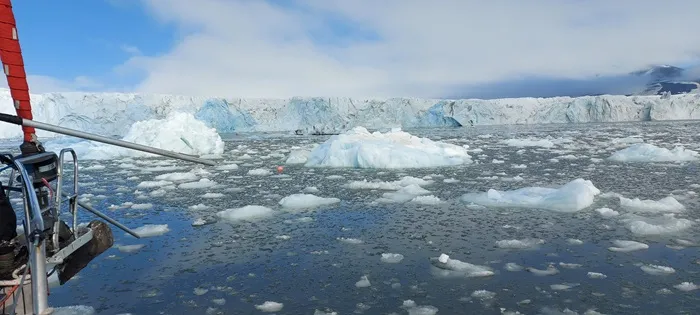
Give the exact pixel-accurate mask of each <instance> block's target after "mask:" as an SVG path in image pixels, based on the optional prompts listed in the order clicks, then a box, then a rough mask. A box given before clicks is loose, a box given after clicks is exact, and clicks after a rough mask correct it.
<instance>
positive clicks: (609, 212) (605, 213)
mask: <svg viewBox="0 0 700 315" xmlns="http://www.w3.org/2000/svg"><path fill="white" fill-rule="evenodd" d="M595 211H596V212H598V213H599V214H600V215H601V216H602V217H604V218H611V217H615V216H618V215H620V213H619V212H617V211H615V210H613V209H610V208H598V209H595Z"/></svg>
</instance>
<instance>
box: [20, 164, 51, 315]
mask: <svg viewBox="0 0 700 315" xmlns="http://www.w3.org/2000/svg"><path fill="white" fill-rule="evenodd" d="M23 160H25V158H20V159H16V160H14V161H13V162H14V165H15V167H16V168H17V170H18V171H19V173H20V176H21V177H22V189H23V193H24V197H25V205H24V209H25V215H26V216H27V218H26V220H28V221H29V223H30V224H27V225H28V226H27V228H29V230H25V231H24V235H25V236H31V235H32V233H34V232H39V233H43V232H44V219H43V218H42V216H41V210H40V209H41V208H40V207H39V200H38V199H37V197H36V193H35V192H34V187H33V185H32V182H31V177H29V174H28V173H27V169H26V168H24V164H23V163H22V162H23ZM38 236H39V235H35V236H34V237H38ZM27 242H28V243H29V242H31V245H28V247H29V248H31V251H30V254H31V257H30V263H29V265H30V268H31V269H32V300H33V302H34V305H33V307H34V313H35V314H43V313H44V311H45V310H46V309H48V308H49V297H48V288H49V283H48V278H47V277H46V243H45V242H44V241H43V240H40V239H34V240H32V239H31V238H28V239H27Z"/></svg>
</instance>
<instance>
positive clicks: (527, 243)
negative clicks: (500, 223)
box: [496, 238, 544, 249]
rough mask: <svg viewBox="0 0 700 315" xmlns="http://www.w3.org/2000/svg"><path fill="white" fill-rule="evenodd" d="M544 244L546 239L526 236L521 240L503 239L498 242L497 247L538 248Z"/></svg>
mask: <svg viewBox="0 0 700 315" xmlns="http://www.w3.org/2000/svg"><path fill="white" fill-rule="evenodd" d="M542 244H544V240H541V239H534V238H526V239H521V240H502V241H497V242H496V247H498V248H503V249H536V248H537V247H539V245H542Z"/></svg>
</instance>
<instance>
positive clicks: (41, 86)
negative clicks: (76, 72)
mask: <svg viewBox="0 0 700 315" xmlns="http://www.w3.org/2000/svg"><path fill="white" fill-rule="evenodd" d="M27 84H29V92H30V93H32V94H40V93H50V92H75V91H87V90H95V89H101V88H102V87H103V86H102V84H100V83H99V82H97V81H95V80H93V79H91V78H89V77H86V76H78V77H75V78H74V79H73V80H69V81H67V80H61V79H57V78H55V77H51V76H46V75H31V74H30V75H27ZM0 88H5V89H7V88H8V85H7V79H6V78H4V77H3V78H1V79H0Z"/></svg>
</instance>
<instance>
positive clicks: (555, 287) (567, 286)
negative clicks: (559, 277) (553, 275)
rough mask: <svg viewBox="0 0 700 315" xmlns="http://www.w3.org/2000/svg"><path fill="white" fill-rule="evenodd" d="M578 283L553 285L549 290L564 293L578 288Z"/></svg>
mask: <svg viewBox="0 0 700 315" xmlns="http://www.w3.org/2000/svg"><path fill="white" fill-rule="evenodd" d="M578 285H579V284H578V283H561V284H551V285H549V288H550V289H552V290H554V291H564V290H568V289H571V288H573V287H576V286H578Z"/></svg>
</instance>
